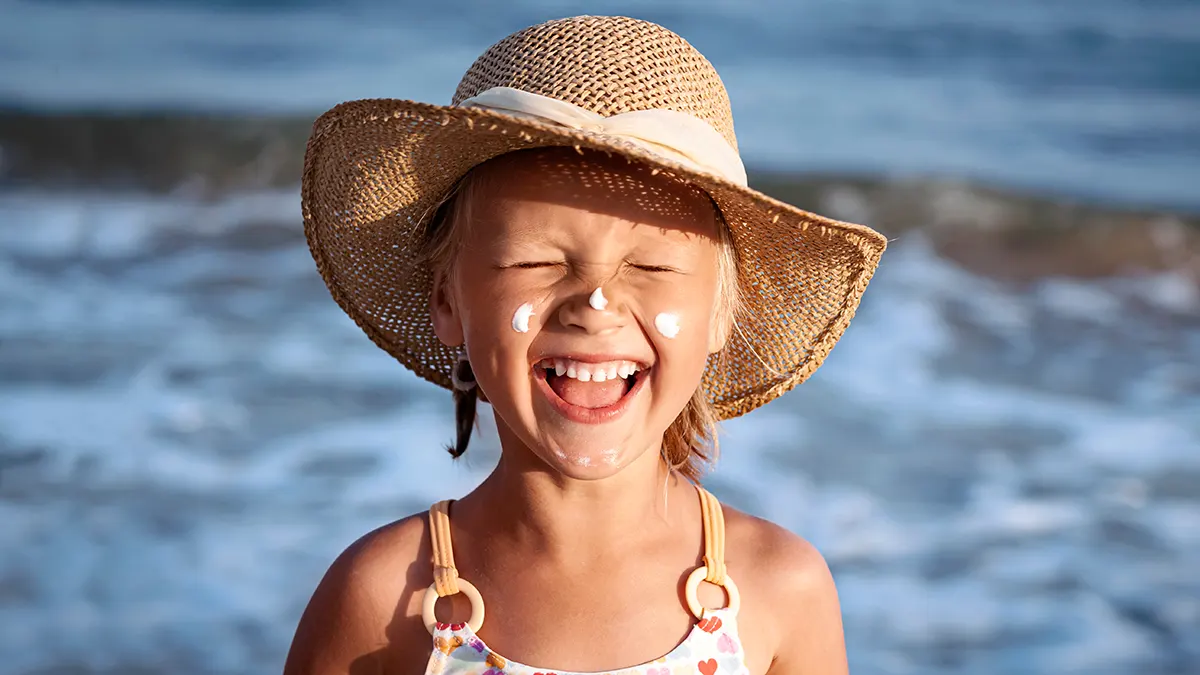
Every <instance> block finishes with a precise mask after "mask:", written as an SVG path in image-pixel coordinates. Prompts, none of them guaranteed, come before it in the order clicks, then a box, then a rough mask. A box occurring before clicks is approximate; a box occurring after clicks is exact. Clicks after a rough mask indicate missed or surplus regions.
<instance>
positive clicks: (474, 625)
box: [421, 500, 484, 634]
mask: <svg viewBox="0 0 1200 675" xmlns="http://www.w3.org/2000/svg"><path fill="white" fill-rule="evenodd" d="M429 538H430V540H431V542H432V544H433V583H432V584H430V586H429V588H428V589H426V591H425V600H424V602H423V603H422V606H421V620H422V621H424V622H425V627H426V628H427V629H429V632H430V633H433V634H436V633H437V630H438V627H439V626H440V625H441V624H440V623H439V622H438V620H437V617H436V613H435V611H434V609H435V606H436V605H437V601H438V598H444V597H446V596H448V595H454V594H456V593H462V594H463V595H465V596H467V599H468V600H470V601H471V618H470V620H468V621H467V624H466V625H468V626H470V627H471V630H474V631H478V630H479V629H480V628H481V627H483V616H484V607H483V597H482V596H481V595H479V590H478V589H476V588H475V586H474V585H473V584H471V582H469V581H467V580H466V579H460V578H459V576H458V568H457V567H455V566H454V547H453V546H451V544H450V501H449V500H447V501H444V502H438V503H436V504H434V505H433V507H432V508H430V509H429ZM447 625H450V624H447Z"/></svg>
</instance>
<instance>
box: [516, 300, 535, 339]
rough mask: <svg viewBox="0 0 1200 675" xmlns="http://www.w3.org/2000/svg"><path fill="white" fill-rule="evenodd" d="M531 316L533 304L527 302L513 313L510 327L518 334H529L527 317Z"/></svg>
mask: <svg viewBox="0 0 1200 675" xmlns="http://www.w3.org/2000/svg"><path fill="white" fill-rule="evenodd" d="M531 316H533V303H531V302H527V303H525V304H523V305H521V306H520V307H518V308H517V311H515V312H513V320H512V327H513V330H515V331H517V332H518V333H528V332H529V317H531Z"/></svg>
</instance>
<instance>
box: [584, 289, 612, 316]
mask: <svg viewBox="0 0 1200 675" xmlns="http://www.w3.org/2000/svg"><path fill="white" fill-rule="evenodd" d="M588 304H589V305H591V306H592V309H594V310H596V311H598V312H603V311H604V310H605V309H606V308H607V307H608V298H606V297H604V289H603V288H597V289H596V290H594V291H592V295H591V297H589V298H588Z"/></svg>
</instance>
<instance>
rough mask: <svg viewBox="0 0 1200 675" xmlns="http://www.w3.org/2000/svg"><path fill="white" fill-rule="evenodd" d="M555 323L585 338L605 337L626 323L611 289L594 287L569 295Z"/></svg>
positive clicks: (621, 304) (623, 307)
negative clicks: (577, 332)
mask: <svg viewBox="0 0 1200 675" xmlns="http://www.w3.org/2000/svg"><path fill="white" fill-rule="evenodd" d="M558 320H559V321H560V322H561V323H562V325H563V326H565V327H567V328H575V329H579V330H582V331H584V332H585V333H588V334H589V335H606V334H608V333H613V332H616V331H618V330H620V329H621V328H623V327H624V326H625V324H626V322H627V316H626V312H625V305H624V304H623V303H622V302H621V299H620V297H619V294H618V293H616V292H615V291H614V289H612V288H606V287H604V286H598V287H597V288H596V289H591V290H584V291H580V292H578V293H575V294H573V295H572V296H571V297H570V298H569V299H568V300H567V301H566V302H564V303H563V304H562V305H561V306H560V307H559V309H558Z"/></svg>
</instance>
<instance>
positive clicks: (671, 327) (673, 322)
mask: <svg viewBox="0 0 1200 675" xmlns="http://www.w3.org/2000/svg"><path fill="white" fill-rule="evenodd" d="M654 328H655V330H657V331H658V334H659V335H661V336H663V337H665V338H667V339H668V340H674V339H675V338H676V336H678V335H679V331H680V329H681V328H682V324H681V322H680V320H679V314H677V313H675V312H659V313H658V314H656V315H655V316H654Z"/></svg>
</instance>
